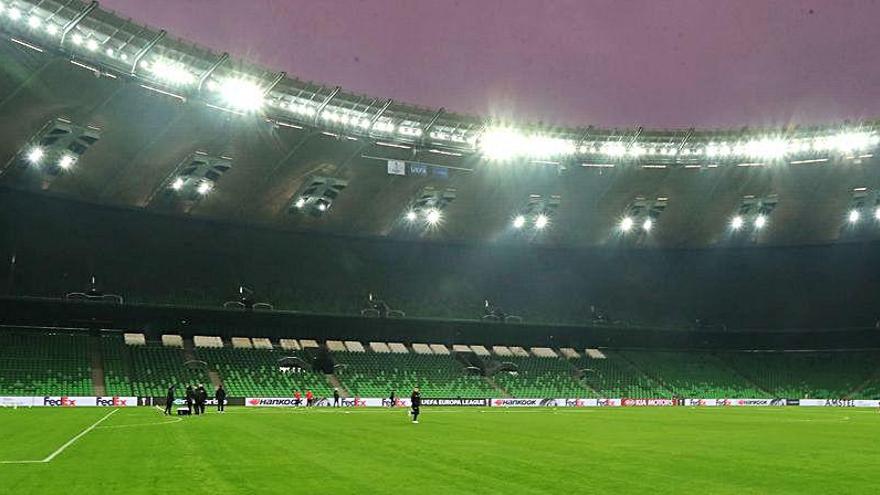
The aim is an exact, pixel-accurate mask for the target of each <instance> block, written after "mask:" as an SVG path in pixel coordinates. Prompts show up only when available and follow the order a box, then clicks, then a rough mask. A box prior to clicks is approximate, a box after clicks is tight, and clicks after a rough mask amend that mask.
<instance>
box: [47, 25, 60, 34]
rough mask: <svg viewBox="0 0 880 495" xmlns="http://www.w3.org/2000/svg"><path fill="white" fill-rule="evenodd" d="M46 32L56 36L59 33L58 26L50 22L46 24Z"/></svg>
mask: <svg viewBox="0 0 880 495" xmlns="http://www.w3.org/2000/svg"><path fill="white" fill-rule="evenodd" d="M46 32H47V33H49V34H51V35H53V36H54V35H56V34H58V26H56V25H55V24H49V25H48V26H46Z"/></svg>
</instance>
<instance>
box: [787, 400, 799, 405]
mask: <svg viewBox="0 0 880 495" xmlns="http://www.w3.org/2000/svg"><path fill="white" fill-rule="evenodd" d="M785 405H786V406H799V405H801V400H800V399H785Z"/></svg>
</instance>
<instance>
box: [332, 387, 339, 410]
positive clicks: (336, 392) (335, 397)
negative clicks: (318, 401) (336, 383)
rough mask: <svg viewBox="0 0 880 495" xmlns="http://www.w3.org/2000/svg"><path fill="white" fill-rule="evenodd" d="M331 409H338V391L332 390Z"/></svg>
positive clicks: (336, 389)
mask: <svg viewBox="0 0 880 495" xmlns="http://www.w3.org/2000/svg"><path fill="white" fill-rule="evenodd" d="M333 407H339V389H338V388H334V389H333Z"/></svg>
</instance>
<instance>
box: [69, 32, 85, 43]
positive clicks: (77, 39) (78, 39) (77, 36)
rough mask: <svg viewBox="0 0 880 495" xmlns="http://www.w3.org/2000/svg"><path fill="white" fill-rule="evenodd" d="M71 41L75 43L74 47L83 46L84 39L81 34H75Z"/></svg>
mask: <svg viewBox="0 0 880 495" xmlns="http://www.w3.org/2000/svg"><path fill="white" fill-rule="evenodd" d="M70 40H71V41H73V44H74V45H82V42H83V37H82V35H81V34H79V33H73V36H71V37H70Z"/></svg>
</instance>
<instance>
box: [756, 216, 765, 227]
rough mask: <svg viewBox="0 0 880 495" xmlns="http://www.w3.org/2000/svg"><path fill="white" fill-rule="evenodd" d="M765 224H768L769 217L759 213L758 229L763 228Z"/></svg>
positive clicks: (757, 219) (757, 218)
mask: <svg viewBox="0 0 880 495" xmlns="http://www.w3.org/2000/svg"><path fill="white" fill-rule="evenodd" d="M765 225H767V217H766V216H764V215H758V216H757V217H755V228H756V229H762V228H764V226H765Z"/></svg>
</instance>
